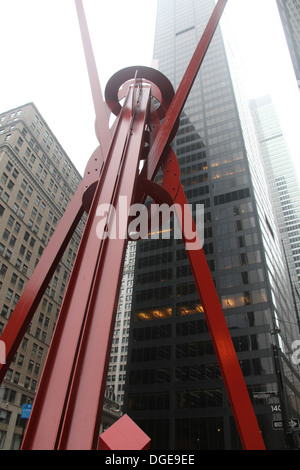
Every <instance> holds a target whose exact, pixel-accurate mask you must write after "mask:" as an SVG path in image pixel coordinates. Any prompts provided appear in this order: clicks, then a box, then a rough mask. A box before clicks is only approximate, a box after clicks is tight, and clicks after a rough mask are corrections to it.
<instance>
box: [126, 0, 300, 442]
mask: <svg viewBox="0 0 300 470" xmlns="http://www.w3.org/2000/svg"><path fill="white" fill-rule="evenodd" d="M214 6H215V2H214V0H200V1H199V0H159V1H158V11H157V26H156V36H155V47H154V59H157V60H158V68H159V69H160V71H162V72H163V73H164V74H165V75H166V76H167V77H168V78H169V79H170V80H171V82H172V83H173V85H174V87H175V88H177V87H178V85H179V83H180V80H181V78H182V76H183V73H184V71H185V69H186V66H187V65H188V62H189V60H190V58H191V56H192V54H193V52H194V50H195V47H196V45H197V43H198V41H199V39H200V37H201V35H202V33H203V30H204V28H205V26H206V24H207V22H208V19H209V17H210V15H211V13H212V11H213V8H214ZM240 109H241V108H240V107H239V106H238V105H237V100H236V96H235V93H234V87H233V83H232V77H231V73H230V69H229V65H228V60H227V57H226V51H225V47H224V42H223V38H222V34H221V30H220V28H218V29H217V31H216V34H215V36H214V39H213V41H212V43H211V45H210V48H209V51H208V53H207V56H206V58H205V61H204V64H203V66H202V68H201V70H200V73H199V75H198V77H197V79H196V81H195V84H194V86H193V90H192V92H191V94H190V97H189V99H188V101H187V103H186V106H185V109H184V112H183V114H182V116H181V122H180V128H179V131H178V134H177V137H176V138H175V140H174V143H173V145H174V150H175V153H176V154H177V156H178V160H179V165H180V171H181V181H182V184H183V187H184V190H185V193H186V195H187V198H188V200H189V202H190V203H193V204H196V203H198V204H199V203H200V204H204V207H205V217H204V218H205V230H204V232H205V233H204V235H205V245H204V251H205V253H206V256H207V261H208V264H209V267H210V270H211V274H212V276H213V279H214V282H215V285H216V288H217V291H218V295H219V298H220V301H221V303H222V306H223V310H224V314H225V316H226V320H227V324H228V327H229V330H230V332H231V336H232V340H233V343H234V346H235V348H236V352H237V355H238V358H239V361H240V365H241V368H242V371H243V374H244V377H245V381H246V384H247V387H248V390H249V394H250V397H251V400H252V402H253V405H254V409H255V412H256V415H257V418H258V422H259V426H260V429H261V432H262V435H263V437H264V440H265V443H266V446H267V448H269V449H277V448H278V449H279V448H284V447H285V445H286V443H287V440H288V433H289V429H288V425H287V421H288V419H289V418H299V417H300V414H299V413H300V402H299V380H298V378H299V377H297V376H296V375H295V373H294V372H295V371H294V369H293V365H292V363H291V360H290V353H291V345H292V342H293V340H294V338H295V336H294V335H295V330H294V325H293V322H294V321H295V312H294V305H293V299H292V293H291V289H290V284H289V280H288V273H287V270H286V265H285V260H284V254H283V252H282V248H281V243H280V235H279V233H278V231H277V227H276V221H275V216H274V212H273V208H272V204H271V202H270V195H269V188H268V184H267V179H266V175H265V172H264V168H263V164H262V160H261V155H260V152H259V146H258V142H257V140H255V134H254V131H253V130H252V128H251V126H250V124H249V121H247V119H245V118H246V117H247V116H246V114H241V113H239V110H240ZM136 259H137V261H136V273H135V283H134V293H133V311H132V323H131V329H130V340H129V355H128V365H127V382H126V390H125V411H126V412H127V413H128V414H129V416H130V417H131V418H132V419H133V420H134V421H135V422H136V423H137V424H138V425H140V426H141V428H142V429H143V430H144V431H145V432H146V433H147V434H148V435H149V436H150V437H151V439H152V448H153V449H171V450H174V449H176V450H181V449H182V450H188V449H193V450H197V449H199V450H200V449H236V448H240V440H239V437H238V433H237V430H236V425H235V422H234V418H233V416H232V410H231V408H230V406H229V402H228V398H227V394H226V390H225V387H224V383H223V380H222V377H221V373H220V369H219V366H218V363H217V359H216V356H215V353H214V349H213V345H212V342H211V338H210V335H209V332H208V328H207V325H206V321H205V318H204V315H203V309H202V306H201V302H200V300H199V297H198V294H197V291H196V287H195V283H194V280H193V276H192V273H191V270H190V267H189V263H188V261H187V257H186V253H185V250H184V248H183V245H182V243H181V241H180V240H172V239H171V240H162V239H159V240H144V241H140V242H138V244H137V256H136ZM296 333H297V332H296Z"/></svg>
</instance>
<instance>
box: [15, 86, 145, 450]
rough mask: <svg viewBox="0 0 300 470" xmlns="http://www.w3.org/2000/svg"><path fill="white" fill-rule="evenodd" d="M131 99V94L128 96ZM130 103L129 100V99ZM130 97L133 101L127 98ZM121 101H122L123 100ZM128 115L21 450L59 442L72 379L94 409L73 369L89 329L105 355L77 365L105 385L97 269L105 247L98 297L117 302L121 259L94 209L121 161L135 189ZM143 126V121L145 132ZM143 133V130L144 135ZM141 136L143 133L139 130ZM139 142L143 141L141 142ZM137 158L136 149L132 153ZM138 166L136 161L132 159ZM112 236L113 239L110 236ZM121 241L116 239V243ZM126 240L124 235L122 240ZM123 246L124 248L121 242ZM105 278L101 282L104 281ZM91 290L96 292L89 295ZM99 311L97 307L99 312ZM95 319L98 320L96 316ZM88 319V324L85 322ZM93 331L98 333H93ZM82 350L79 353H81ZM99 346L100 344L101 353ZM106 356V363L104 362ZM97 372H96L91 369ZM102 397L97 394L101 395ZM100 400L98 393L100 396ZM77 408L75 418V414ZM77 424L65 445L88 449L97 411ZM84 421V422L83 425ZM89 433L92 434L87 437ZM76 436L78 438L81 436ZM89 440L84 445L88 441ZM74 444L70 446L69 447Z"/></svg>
mask: <svg viewBox="0 0 300 470" xmlns="http://www.w3.org/2000/svg"><path fill="white" fill-rule="evenodd" d="M131 100H132V95H131ZM128 101H129V102H130V99H128ZM131 102H132V101H131ZM124 106H125V105H124ZM128 115H129V118H130V119H129V120H130V121H131V120H132V114H131V109H129V110H128V108H125V109H124V108H123V111H122V112H121V116H120V117H119V121H118V125H117V128H116V130H115V132H114V137H113V141H112V145H111V147H110V149H109V153H108V156H107V159H106V161H105V164H104V168H103V171H102V175H101V180H100V181H99V182H98V185H97V189H96V191H95V196H94V200H93V202H92V205H91V208H90V211H89V215H88V219H87V223H86V228H85V231H84V234H83V238H82V241H81V243H80V247H79V250H78V253H77V256H76V260H75V264H74V266H73V270H72V273H71V277H70V280H69V283H68V287H67V290H66V293H65V296H64V301H63V304H62V307H61V311H60V315H59V318H58V321H57V325H56V329H55V332H54V335H53V338H52V342H51V345H50V348H49V352H48V356H47V360H46V363H45V366H44V370H43V373H42V376H41V380H40V384H39V388H38V391H37V394H36V397H35V401H34V406H33V409H32V412H31V417H30V420H29V423H28V426H27V430H26V434H25V437H24V441H23V445H22V449H23V450H24V449H25V450H29V449H32V450H33V449H34V450H37V449H40V450H43V449H48V450H50V449H52V450H54V449H55V448H56V447H57V443H58V441H59V439H60V433H61V431H65V432H64V438H65V439H67V438H66V436H65V435H66V433H67V431H66V430H67V429H68V425H69V423H70V422H71V421H72V420H73V417H71V416H70V414H69V415H68V417H67V418H66V420H65V419H64V418H65V411H66V410H67V411H68V408H69V406H72V404H73V400H76V393H75V396H74V393H73V394H72V395H71V397H72V401H71V403H70V405H68V402H69V395H70V393H71V391H72V390H73V391H74V387H73V385H72V383H73V381H74V380H75V379H76V384H78V382H79V384H80V386H81V387H82V386H86V387H87V388H85V392H86V395H84V397H85V398H83V399H82V401H81V403H79V407H78V410H79V409H82V408H83V409H84V407H85V406H87V405H89V406H91V407H93V406H94V407H96V409H98V406H99V401H96V402H95V401H94V400H90V396H89V395H90V394H93V397H95V395H94V394H96V395H97V394H98V393H100V390H99V388H97V387H94V386H93V383H92V384H91V383H90V382H88V383H81V382H80V378H79V377H78V375H77V374H76V375H75V377H74V378H73V375H74V371H75V372H78V370H77V367H76V362H79V369H80V361H81V360H82V356H81V357H80V358H78V351H79V350H80V351H81V354H84V350H85V348H87V349H88V350H89V348H90V344H89V342H86V336H83V340H82V341H83V343H84V345H83V347H82V348H81V347H80V344H81V337H82V334H83V332H85V331H86V329H87V330H88V334H92V335H93V341H92V342H91V345H94V346H95V342H96V346H98V347H100V348H101V347H102V346H103V345H104V348H105V356H103V354H102V355H101V354H100V355H99V354H97V355H94V357H93V359H92V360H91V362H90V364H89V365H88V366H87V369H86V368H84V370H80V372H82V373H83V374H84V376H85V375H86V374H87V375H89V377H92V378H93V379H94V381H99V380H100V377H101V382H102V386H104V387H105V383H106V382H105V379H104V378H103V377H104V376H102V374H103V373H104V375H105V371H106V367H107V362H106V361H107V360H108V359H109V356H108V354H109V350H110V348H109V344H110V339H111V338H112V333H111V331H112V330H111V328H113V311H111V310H110V311H108V310H106V309H104V310H103V311H102V315H104V317H102V316H100V319H101V321H103V322H104V323H103V324H102V326H101V324H100V326H99V325H98V326H97V328H96V330H95V331H90V330H89V322H93V321H94V320H95V319H94V317H93V316H92V317H91V315H90V311H91V307H90V303H91V302H92V299H93V295H96V294H97V292H98V289H100V287H99V286H98V284H97V287H96V288H95V287H94V281H95V276H96V273H97V270H98V265H99V263H100V261H101V260H102V259H103V258H105V256H106V252H108V251H109V254H110V257H109V258H105V259H106V261H107V264H106V265H105V267H106V270H105V276H104V280H102V283H101V287H102V286H104V285H105V293H104V294H103V291H102V289H101V293H102V298H103V299H104V300H107V302H113V303H114V302H115V299H116V296H117V290H118V284H117V280H116V278H115V276H116V275H117V277H119V276H121V274H122V272H121V264H122V259H121V257H122V256H123V253H122V250H121V251H120V250H118V251H117V252H116V254H114V251H113V244H112V243H111V242H112V240H106V243H105V240H104V241H103V240H102V239H100V238H99V236H98V234H97V225H98V223H99V220H97V217H96V214H97V209H98V207H99V205H100V204H101V203H109V204H113V202H114V201H113V198H114V195H115V192H116V190H117V188H118V185H119V182H120V181H122V179H121V176H120V172H121V169H122V166H123V165H126V168H127V174H126V178H125V180H127V181H128V182H131V185H130V184H129V183H128V184H129V187H127V190H128V191H131V193H132V192H133V189H134V184H133V182H132V178H133V181H134V180H135V176H136V174H135V172H134V171H133V165H132V162H131V165H129V167H128V163H126V158H125V156H126V148H127V145H128V139H129V140H130V138H132V133H134V131H133V130H132V129H131V122H130V123H129V124H128ZM144 127H145V125H143V126H142V130H143V132H144ZM142 135H143V134H142ZM139 138H140V139H141V135H140V134H139ZM140 145H141V141H140ZM135 156H136V158H137V156H138V154H136V153H135ZM136 165H137V168H138V160H137V162H136ZM123 195H127V196H128V197H129V203H130V202H131V198H132V196H131V194H129V193H128V194H127V193H125V194H123ZM113 241H115V240H113ZM117 241H119V240H116V242H117ZM121 241H122V242H124V240H121ZM123 248H124V247H123ZM104 281H105V282H104ZM93 293H94V294H93ZM99 313H101V312H99ZM96 320H97V319H96ZM86 322H87V326H85V324H86ZM94 335H96V336H94ZM82 350H83V352H82ZM102 352H103V350H102V349H101V353H102ZM95 359H96V360H97V364H98V362H99V364H98V365H97V366H95V365H93V361H94V360H95ZM103 361H104V362H103ZM96 370H97V371H98V372H97V373H95V371H96ZM102 394H103V388H101V397H102V396H104V395H102ZM101 397H100V398H101ZM98 399H99V398H98ZM78 410H76V411H75V416H74V419H76V417H77V412H78ZM81 418H82V419H81V420H80V419H79V422H80V423H81V424H80V425H79V426H75V427H74V428H72V429H71V432H72V433H75V437H74V436H73V437H72V439H71V442H69V440H68V439H67V440H68V446H69V447H72V446H73V445H74V440H75V442H76V443H77V445H78V446H79V448H85V449H87V448H91V447H88V446H89V445H92V444H95V442H92V441H93V439H94V440H95V439H96V435H95V434H94V433H95V432H96V430H97V429H96V428H97V423H98V419H99V414H98V413H97V412H95V413H94V414H88V415H87V418H88V419H86V417H85V416H84V415H83V416H82V415H81ZM83 423H84V424H83ZM91 435H92V437H91ZM79 436H80V437H79ZM86 442H88V444H86ZM73 448H74V447H73Z"/></svg>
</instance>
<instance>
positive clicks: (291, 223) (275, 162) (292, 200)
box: [250, 95, 300, 320]
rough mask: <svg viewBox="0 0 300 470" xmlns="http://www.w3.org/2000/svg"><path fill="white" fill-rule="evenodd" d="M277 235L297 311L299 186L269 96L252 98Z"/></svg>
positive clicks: (299, 306)
mask: <svg viewBox="0 0 300 470" xmlns="http://www.w3.org/2000/svg"><path fill="white" fill-rule="evenodd" d="M250 104H251V111H252V115H253V121H254V124H255V128H256V132H257V136H258V140H259V143H260V148H261V152H262V157H263V160H264V164H265V167H266V172H267V177H268V181H269V185H270V190H271V196H272V199H273V204H274V208H275V213H276V218H277V222H278V228H279V232H280V237H281V240H282V243H283V247H284V251H285V255H286V258H287V261H288V265H289V273H290V277H291V283H292V289H293V296H294V300H295V303H296V305H297V307H296V308H297V312H296V313H297V317H296V320H297V318H298V320H299V312H300V262H299V260H300V258H299V253H300V251H299V249H300V186H299V179H298V175H297V172H296V169H295V166H294V164H293V161H292V159H291V156H290V153H289V149H288V146H287V143H286V140H285V136H284V134H283V131H282V128H281V125H280V121H279V118H278V115H277V113H276V109H275V106H274V104H273V102H272V99H271V97H270V96H268V95H267V96H262V97H260V98H257V99H254V100H252V101H251V103H250Z"/></svg>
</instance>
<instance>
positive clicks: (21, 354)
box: [0, 103, 84, 450]
mask: <svg viewBox="0 0 300 470" xmlns="http://www.w3.org/2000/svg"><path fill="white" fill-rule="evenodd" d="M80 180H81V176H80V174H79V173H78V171H77V170H76V168H75V167H74V165H73V164H72V162H71V160H70V159H69V157H68V156H67V154H66V153H65V151H64V150H63V148H62V147H61V145H60V143H59V142H58V140H57V139H56V137H55V136H54V135H53V133H52V131H51V129H50V128H49V126H48V125H47V123H46V122H45V120H44V119H43V117H42V116H41V114H40V113H39V111H38V110H37V108H36V107H35V105H34V104H33V103H29V104H27V105H25V106H20V107H19V108H16V109H12V110H10V111H7V112H5V113H1V114H0V220H1V229H0V333H1V332H2V331H3V329H4V328H5V325H6V323H7V321H8V319H9V317H10V315H11V314H12V312H13V309H14V307H15V305H16V304H17V302H18V300H19V298H20V296H21V293H22V291H23V289H24V286H25V285H26V283H27V281H28V279H29V278H30V276H31V274H32V272H33V270H34V268H35V266H36V264H37V262H38V260H39V258H40V256H41V254H42V253H43V250H44V248H45V247H46V245H47V243H48V242H49V239H50V237H51V236H52V234H53V232H54V230H55V228H56V226H57V224H58V222H59V220H60V218H61V216H62V214H63V212H64V210H65V209H66V207H67V205H68V202H69V201H70V199H71V198H72V195H73V194H74V192H75V190H76V188H77V187H78V184H79V182H80ZM83 223H84V221H81V223H80V224H79V226H78V229H77V230H76V232H75V233H74V235H73V237H72V240H71V242H70V244H69V246H68V247H67V249H66V251H65V254H64V256H63V258H62V260H61V262H60V263H59V266H58V267H57V270H56V272H55V274H54V275H53V278H52V280H51V282H50V283H49V286H48V288H47V290H46V293H45V295H44V297H43V299H42V301H41V302H40V305H39V307H38V309H37V311H36V314H35V316H34V318H33V319H32V322H31V324H30V326H29V328H28V330H27V332H26V334H25V336H24V338H23V341H22V343H21V345H20V347H19V349H18V352H17V354H16V355H15V358H14V360H13V362H12V364H11V366H10V368H9V370H8V372H7V374H6V377H5V380H4V382H3V384H2V386H3V387H4V389H3V388H2V393H1V397H0V398H1V403H0V449H4V450H6V449H18V448H19V447H20V442H21V439H22V435H23V432H24V427H25V426H26V423H27V420H26V419H23V418H21V412H22V407H23V405H24V404H31V403H32V402H33V398H34V395H35V392H36V388H37V385H38V381H39V378H40V375H41V372H42V369H43V365H44V361H45V358H46V354H47V350H48V347H49V344H50V339H51V337H52V333H53V329H54V326H55V323H56V319H57V316H58V314H59V309H60V305H61V303H62V299H63V295H64V291H65V287H66V284H67V281H68V278H69V275H70V271H71V268H72V266H73V263H74V259H75V255H76V252H77V248H78V244H79V242H80V236H81V232H82V228H83V225H82V224H83Z"/></svg>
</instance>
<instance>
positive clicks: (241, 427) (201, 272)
mask: <svg viewBox="0 0 300 470" xmlns="http://www.w3.org/2000/svg"><path fill="white" fill-rule="evenodd" d="M174 202H175V207H176V209H177V211H178V208H179V207H180V208H181V212H180V211H178V220H179V222H181V221H182V218H181V213H183V208H185V211H186V212H185V217H187V215H188V212H187V208H188V201H187V199H186V196H185V193H184V191H183V188H182V185H181V183H180V185H179V190H178V192H177V195H176V198H175V201H174ZM184 222H185V223H187V224H188V226H191V225H192V227H193V229H192V230H193V233H194V234H195V239H194V240H189V239H188V238H187V234H186V232H185V230H184V226H183V225H181V227H182V235H183V241H184V243H185V245H186V244H187V243H189V245H190V244H191V242H194V243H196V244H197V245H199V244H201V242H200V239H199V235H198V233H197V230H196V226H195V223H194V220H193V217H192V214H191V213H189V217H188V218H185V219H184ZM191 223H192V224H191ZM186 252H187V256H188V259H189V261H190V265H191V269H192V272H193V275H194V279H195V282H196V286H197V290H198V294H199V296H200V299H201V303H202V307H203V309H204V314H205V318H206V322H207V325H208V328H209V331H210V335H211V338H212V342H213V345H214V349H215V352H216V356H217V358H218V362H219V366H220V369H221V372H222V376H223V380H224V383H225V387H226V390H227V394H228V398H229V401H230V404H231V408H232V411H233V415H234V418H235V422H236V425H237V429H238V432H239V435H240V439H241V442H242V445H243V448H244V449H245V450H265V444H264V441H263V439H262V435H261V432H260V429H259V426H258V423H257V419H256V415H255V413H254V410H253V406H252V403H251V400H250V397H249V393H248V390H247V387H246V383H245V379H244V376H243V374H242V371H241V367H240V364H239V361H238V358H237V355H236V351H235V349H234V346H233V343H232V339H231V336H230V333H229V330H228V326H227V323H226V319H225V316H224V313H223V310H222V307H221V304H220V301H219V297H218V294H217V291H216V288H215V284H214V282H213V279H212V276H211V273H210V270H209V267H208V264H207V261H206V257H205V254H204V251H203V249H197V250H193V249H187V251H186Z"/></svg>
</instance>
